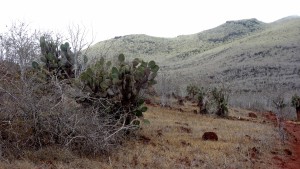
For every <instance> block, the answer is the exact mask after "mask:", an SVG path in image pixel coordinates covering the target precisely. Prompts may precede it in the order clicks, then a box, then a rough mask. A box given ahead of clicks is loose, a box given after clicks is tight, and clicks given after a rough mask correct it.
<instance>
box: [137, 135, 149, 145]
mask: <svg viewBox="0 0 300 169" xmlns="http://www.w3.org/2000/svg"><path fill="white" fill-rule="evenodd" d="M139 140H140V141H142V142H143V143H144V144H148V143H149V142H150V141H151V139H150V138H149V137H147V136H143V135H141V136H140V138H139Z"/></svg>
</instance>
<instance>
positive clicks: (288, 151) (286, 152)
mask: <svg viewBox="0 0 300 169" xmlns="http://www.w3.org/2000/svg"><path fill="white" fill-rule="evenodd" d="M283 151H284V152H285V154H286V155H289V156H290V155H292V154H293V153H292V152H291V150H289V149H284V150H283Z"/></svg>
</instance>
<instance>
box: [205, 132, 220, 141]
mask: <svg viewBox="0 0 300 169" xmlns="http://www.w3.org/2000/svg"><path fill="white" fill-rule="evenodd" d="M202 139H203V140H210V141H218V135H217V134H216V133H215V132H205V133H204V134H203V136H202Z"/></svg>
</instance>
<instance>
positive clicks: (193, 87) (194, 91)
mask: <svg viewBox="0 0 300 169" xmlns="http://www.w3.org/2000/svg"><path fill="white" fill-rule="evenodd" d="M186 91H187V93H188V95H189V96H190V97H191V98H192V99H194V98H195V96H196V95H197V94H198V92H199V88H198V87H197V86H196V85H193V84H189V85H188V86H187V87H186Z"/></svg>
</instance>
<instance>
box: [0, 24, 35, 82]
mask: <svg viewBox="0 0 300 169" xmlns="http://www.w3.org/2000/svg"><path fill="white" fill-rule="evenodd" d="M38 36H39V32H38V31H36V30H35V31H33V30H31V29H30V28H29V25H27V24H25V23H23V22H19V23H13V24H12V25H11V27H10V28H9V30H8V32H6V33H4V34H3V35H2V36H1V38H0V40H1V43H0V45H1V58H2V59H5V60H7V61H11V62H14V63H17V64H18V65H19V67H20V71H21V78H24V72H25V69H26V67H28V66H30V65H31V62H32V61H33V60H34V59H36V58H37V56H39V54H40V50H39V43H38Z"/></svg>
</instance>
